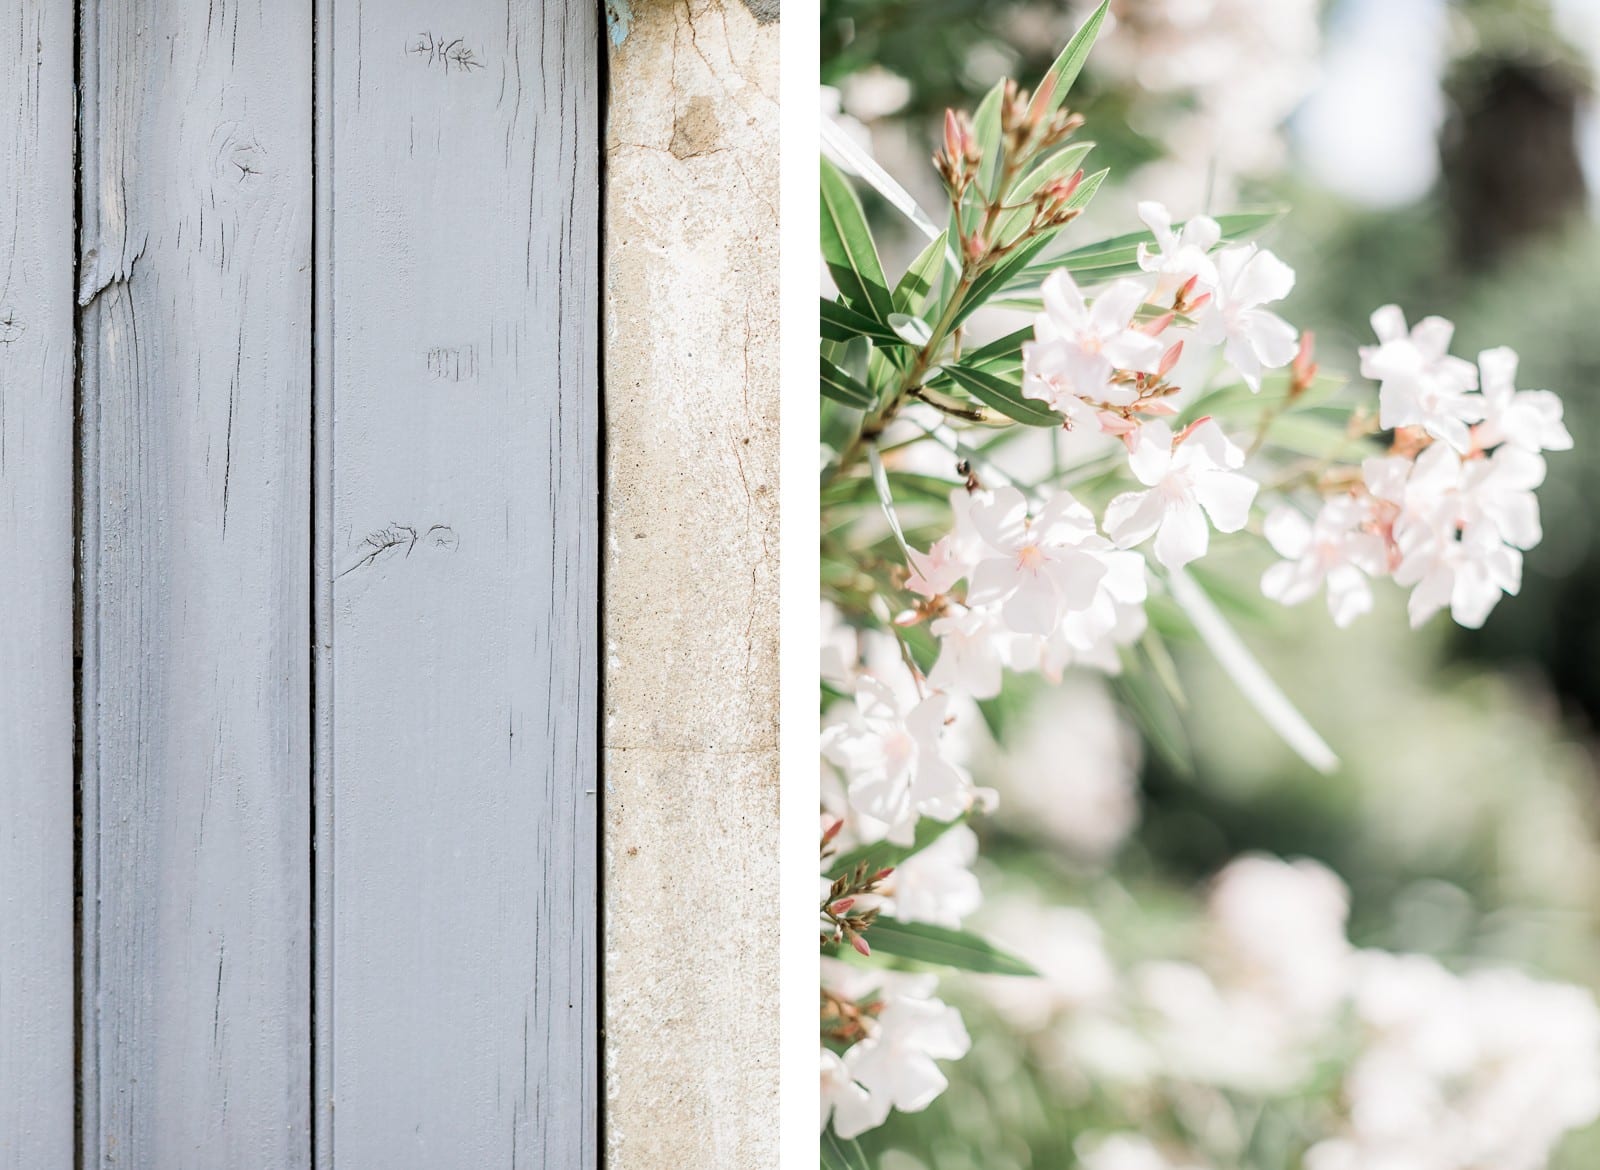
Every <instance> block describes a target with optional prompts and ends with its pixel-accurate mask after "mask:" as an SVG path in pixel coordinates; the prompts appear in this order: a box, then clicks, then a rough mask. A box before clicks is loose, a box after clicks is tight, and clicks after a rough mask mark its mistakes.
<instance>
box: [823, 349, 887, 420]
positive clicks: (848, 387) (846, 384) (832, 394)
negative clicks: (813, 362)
mask: <svg viewBox="0 0 1600 1170" xmlns="http://www.w3.org/2000/svg"><path fill="white" fill-rule="evenodd" d="M820 360H821V362H822V395H823V397H824V398H831V399H833V400H834V401H835V402H838V403H842V404H843V405H845V406H850V407H854V408H855V409H856V410H871V409H872V404H873V401H874V399H873V397H872V392H871V391H870V390H868V389H867V388H866V387H865V386H863V385H862V384H861V383H860V382H858V381H856V380H855V379H854V378H852V377H851V376H850V375H849V374H847V373H845V372H844V371H843V370H841V369H840V368H839V367H838V366H836V365H834V364H833V363H832V362H830V361H829V360H828V359H827V358H821V359H820Z"/></svg>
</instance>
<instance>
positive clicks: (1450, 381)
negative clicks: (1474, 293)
mask: <svg viewBox="0 0 1600 1170" xmlns="http://www.w3.org/2000/svg"><path fill="white" fill-rule="evenodd" d="M1372 325H1373V329H1374V330H1375V331H1376V333H1377V335H1378V344H1377V345H1374V346H1370V347H1367V348H1364V349H1363V350H1362V351H1361V372H1362V374H1364V375H1365V376H1367V377H1369V378H1373V379H1375V380H1377V381H1378V383H1379V390H1378V403H1379V415H1378V421H1379V425H1381V426H1382V427H1384V428H1386V429H1389V430H1392V431H1393V432H1394V436H1395V437H1394V442H1393V445H1392V447H1391V449H1390V451H1389V453H1388V454H1386V455H1382V456H1374V457H1372V458H1369V459H1367V460H1365V461H1364V462H1363V463H1362V465H1361V467H1360V469H1359V473H1358V474H1336V475H1331V476H1327V477H1325V480H1324V483H1323V485H1322V486H1323V487H1324V489H1325V490H1326V492H1327V495H1326V498H1324V499H1323V500H1322V501H1321V503H1320V506H1319V508H1318V510H1317V512H1316V513H1315V514H1314V515H1313V516H1312V517H1310V518H1309V519H1308V518H1307V517H1306V516H1305V514H1304V513H1302V512H1300V511H1299V510H1297V509H1296V508H1295V507H1294V506H1293V505H1288V504H1286V505H1282V506H1280V507H1278V508H1276V509H1274V510H1273V511H1272V512H1271V513H1270V514H1269V515H1268V516H1267V518H1266V524H1265V533H1266V536H1267V539H1268V540H1269V541H1270V542H1271V544H1272V546H1273V548H1274V549H1275V550H1276V551H1277V552H1278V554H1279V555H1280V556H1282V557H1283V558H1284V560H1283V561H1282V562H1281V563H1280V564H1277V565H1274V566H1273V567H1272V568H1271V569H1269V570H1267V573H1266V575H1265V577H1263V579H1262V590H1263V592H1265V593H1266V595H1267V596H1268V597H1271V598H1273V599H1275V600H1277V601H1280V602H1283V603H1284V604H1286V605H1293V604H1295V603H1297V602H1301V601H1305V600H1306V599H1308V598H1310V597H1312V596H1314V595H1315V594H1316V593H1317V592H1318V591H1319V590H1321V589H1324V588H1326V591H1327V596H1328V608H1329V610H1330V612H1331V613H1332V614H1333V618H1334V621H1335V622H1337V623H1338V624H1339V625H1341V626H1342V625H1347V624H1349V622H1351V621H1352V620H1354V619H1355V618H1356V617H1357V616H1359V615H1360V614H1362V613H1365V612H1367V611H1368V610H1370V609H1371V608H1372V591H1371V586H1370V584H1369V582H1370V580H1371V579H1373V578H1376V577H1381V576H1386V575H1387V576H1392V577H1393V578H1394V580H1395V581H1396V582H1397V583H1398V584H1400V585H1403V586H1409V587H1410V588H1411V597H1410V603H1409V611H1410V615H1411V623H1412V625H1420V624H1421V623H1422V622H1424V621H1426V620H1427V619H1428V618H1430V617H1432V616H1433V615H1434V614H1435V613H1437V612H1438V611H1439V610H1441V609H1444V608H1446V607H1448V608H1449V610H1450V613H1451V616H1452V617H1453V618H1454V619H1455V620H1456V621H1457V622H1458V623H1460V624H1461V625H1463V626H1467V627H1473V628H1475V627H1477V626H1481V625H1482V624H1483V622H1484V620H1485V619H1486V618H1487V617H1488V616H1489V613H1490V611H1491V610H1492V609H1493V608H1494V606H1495V604H1496V603H1497V602H1498V601H1499V600H1500V597H1501V596H1502V595H1503V594H1514V593H1516V592H1517V591H1518V589H1519V588H1520V587H1521V583H1522V553H1523V551H1524V550H1526V549H1530V548H1532V547H1533V546H1534V545H1536V544H1538V543H1539V540H1540V538H1541V536H1542V531H1541V529H1540V525H1539V501H1538V499H1537V498H1536V497H1535V495H1534V489H1535V488H1537V487H1538V486H1539V485H1540V484H1541V483H1542V482H1543V481H1544V476H1545V463H1544V458H1543V455H1542V454H1541V453H1542V452H1544V451H1564V450H1567V449H1569V448H1570V447H1571V446H1572V436H1571V435H1569V434H1568V433H1567V429H1566V427H1565V426H1564V425H1563V423H1562V420H1561V414H1562V411H1561V400H1560V399H1559V398H1557V397H1556V396H1555V395H1554V394H1552V393H1551V392H1550V391H1548V390H1518V389H1517V388H1516V372H1517V355H1516V354H1515V353H1514V352H1513V351H1512V350H1510V349H1507V348H1504V347H1502V348H1499V349H1491V350H1486V351H1484V352H1483V353H1481V354H1479V355H1478V364H1477V365H1476V366H1474V365H1473V364H1472V363H1470V362H1467V361H1464V360H1463V359H1461V358H1458V357H1453V356H1451V354H1450V352H1449V347H1450V338H1451V335H1452V332H1453V327H1452V326H1451V324H1450V322H1448V321H1445V320H1443V319H1442V318H1439V317H1429V318H1427V319H1425V320H1423V321H1420V322H1418V324H1417V325H1416V327H1415V328H1413V329H1410V330H1407V328H1406V322H1405V318H1404V316H1403V315H1402V314H1401V312H1400V310H1399V309H1398V308H1397V307H1395V306H1393V305H1389V306H1386V307H1385V308H1382V309H1379V310H1378V311H1377V312H1376V313H1374V314H1373V317H1372Z"/></svg>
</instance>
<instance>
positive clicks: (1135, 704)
mask: <svg viewBox="0 0 1600 1170" xmlns="http://www.w3.org/2000/svg"><path fill="white" fill-rule="evenodd" d="M1122 653H1123V670H1122V673H1121V674H1119V675H1115V676H1113V677H1112V679H1111V686H1112V689H1113V690H1114V691H1115V692H1116V693H1117V697H1118V698H1119V699H1120V700H1121V702H1122V707H1123V709H1124V710H1126V711H1127V712H1128V714H1130V715H1132V716H1133V721H1134V723H1136V724H1137V725H1138V727H1139V731H1140V732H1141V733H1142V734H1143V736H1144V740H1145V742H1146V743H1148V744H1149V745H1150V746H1151V747H1153V748H1154V749H1155V751H1156V754H1157V755H1159V756H1160V757H1161V758H1162V759H1163V760H1164V761H1165V762H1166V764H1167V766H1168V767H1169V768H1171V769H1172V770H1173V771H1174V772H1176V773H1177V774H1178V775H1180V776H1193V775H1194V771H1195V768H1194V747H1193V746H1192V744H1191V743H1190V741H1189V731H1188V729H1187V728H1186V727H1185V726H1184V724H1183V716H1182V715H1181V714H1180V713H1179V711H1178V709H1177V707H1176V705H1175V704H1174V703H1173V701H1172V696H1171V695H1169V694H1168V693H1167V691H1166V689H1165V688H1164V687H1163V686H1161V684H1160V682H1159V681H1158V680H1157V679H1156V678H1155V677H1154V674H1155V672H1154V670H1153V668H1151V667H1150V666H1149V664H1148V661H1147V660H1141V659H1140V658H1139V656H1138V655H1137V654H1136V653H1135V652H1134V651H1132V650H1124V651H1123V652H1122Z"/></svg>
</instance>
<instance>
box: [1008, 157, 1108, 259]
mask: <svg viewBox="0 0 1600 1170" xmlns="http://www.w3.org/2000/svg"><path fill="white" fill-rule="evenodd" d="M1093 149H1094V143H1092V142H1076V143H1073V144H1072V145H1071V146H1069V147H1067V148H1066V149H1065V150H1063V151H1061V152H1060V153H1058V154H1055V155H1053V156H1051V157H1050V158H1049V159H1047V160H1046V161H1045V162H1044V163H1043V164H1042V165H1040V166H1038V167H1036V168H1034V170H1032V171H1031V172H1029V174H1028V175H1027V176H1026V177H1024V178H1023V179H1022V181H1021V182H1019V183H1018V184H1017V185H1016V186H1015V187H1013V188H1012V189H1011V191H1010V192H1009V193H1008V194H1007V195H1006V203H1007V205H1010V204H1013V203H1023V202H1025V201H1027V200H1029V199H1031V198H1032V197H1033V196H1034V194H1036V193H1037V192H1038V190H1039V189H1040V188H1041V187H1043V186H1044V185H1045V184H1046V183H1051V182H1054V181H1055V180H1056V179H1065V178H1068V177H1069V176H1070V175H1071V174H1072V173H1073V172H1074V171H1076V170H1077V169H1078V165H1079V164H1080V163H1081V162H1083V160H1084V159H1085V158H1087V157H1088V155H1089V152H1090V151H1091V150H1093ZM1032 219H1033V208H1032V206H1031V205H1030V206H1028V207H1018V208H1016V209H1014V210H1012V211H1007V212H1005V213H1003V214H1002V215H1001V216H1000V221H999V222H998V223H997V224H995V232H994V235H995V239H996V240H998V241H999V242H1000V243H1002V244H1008V243H1010V242H1011V241H1012V240H1014V239H1016V238H1017V236H1018V235H1019V234H1020V233H1021V232H1022V231H1023V229H1025V228H1026V227H1027V226H1028V224H1029V222H1030V221H1031V220H1032Z"/></svg>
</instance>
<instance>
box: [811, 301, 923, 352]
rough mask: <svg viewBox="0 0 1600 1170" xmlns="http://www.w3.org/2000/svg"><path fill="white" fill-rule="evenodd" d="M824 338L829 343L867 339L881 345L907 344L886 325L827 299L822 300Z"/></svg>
mask: <svg viewBox="0 0 1600 1170" xmlns="http://www.w3.org/2000/svg"><path fill="white" fill-rule="evenodd" d="M822 336H823V338H824V339H825V340H827V341H849V340H850V339H851V338H852V337H865V338H867V339H868V340H870V341H873V342H876V343H877V344H879V345H904V344H905V342H904V341H902V340H900V338H899V336H898V335H897V334H896V333H895V331H894V330H893V329H891V328H889V326H888V325H887V324H886V323H883V322H879V321H874V320H873V319H872V318H871V317H868V316H867V315H866V314H865V313H858V312H856V311H855V310H854V309H852V308H850V307H849V306H848V305H842V304H840V303H839V302H838V301H831V300H829V299H828V298H827V297H823V298H822Z"/></svg>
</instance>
